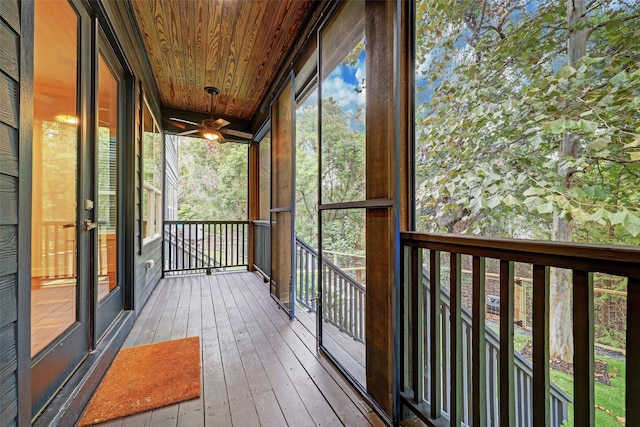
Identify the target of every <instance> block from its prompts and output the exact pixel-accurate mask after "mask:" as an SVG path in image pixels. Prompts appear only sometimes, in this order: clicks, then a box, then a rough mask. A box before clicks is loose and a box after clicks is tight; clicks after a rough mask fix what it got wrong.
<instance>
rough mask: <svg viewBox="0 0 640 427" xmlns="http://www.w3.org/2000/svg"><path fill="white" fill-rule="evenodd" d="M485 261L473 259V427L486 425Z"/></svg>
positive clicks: (476, 257) (477, 257)
mask: <svg viewBox="0 0 640 427" xmlns="http://www.w3.org/2000/svg"><path fill="white" fill-rule="evenodd" d="M484 279H485V259H484V258H483V257H479V256H474V257H473V282H472V284H471V286H472V288H473V295H472V304H473V307H472V308H471V315H472V330H471V333H472V338H471V349H472V350H471V380H472V386H471V389H472V399H471V402H472V403H471V413H472V420H473V425H474V426H480V427H484V426H486V425H487V392H486V390H487V388H486V375H487V371H486V369H487V363H486V360H487V356H486V354H487V353H486V348H487V343H486V339H485V333H486V332H485V331H486V328H485V310H486V305H485V301H486V300H487V299H486V297H485V293H486V286H485V283H484Z"/></svg>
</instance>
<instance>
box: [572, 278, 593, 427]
mask: <svg viewBox="0 0 640 427" xmlns="http://www.w3.org/2000/svg"><path fill="white" fill-rule="evenodd" d="M593 317H594V313H593V274H591V273H587V272H585V271H578V270H573V349H574V350H573V402H574V406H573V408H574V411H573V412H574V414H575V415H574V417H575V420H574V423H575V425H577V426H585V427H590V426H591V427H593V426H595V398H594V386H593V379H594V378H593V377H594V373H593V372H594V371H593V368H594V355H593Z"/></svg>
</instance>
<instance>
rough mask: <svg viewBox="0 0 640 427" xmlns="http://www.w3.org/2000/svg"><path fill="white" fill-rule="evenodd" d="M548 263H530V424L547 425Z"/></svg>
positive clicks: (549, 414)
mask: <svg viewBox="0 0 640 427" xmlns="http://www.w3.org/2000/svg"><path fill="white" fill-rule="evenodd" d="M549 382H550V381H549V267H546V266H543V265H534V266H533V425H534V426H549V423H550V422H551V408H550V402H549Z"/></svg>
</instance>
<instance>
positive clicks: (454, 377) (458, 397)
mask: <svg viewBox="0 0 640 427" xmlns="http://www.w3.org/2000/svg"><path fill="white" fill-rule="evenodd" d="M449 255H450V258H449V268H450V270H451V271H450V276H449V280H450V282H449V283H450V285H449V287H450V292H451V297H450V299H451V301H450V303H449V304H450V305H451V307H450V312H451V326H450V329H449V334H450V341H451V367H450V369H451V375H450V377H451V385H450V393H451V397H450V399H449V400H450V404H449V418H450V424H451V425H452V426H460V425H461V424H462V410H463V409H462V403H463V400H462V391H463V388H464V384H463V382H462V377H463V374H464V372H463V370H462V262H461V261H462V258H461V256H460V254H455V253H451V254H449Z"/></svg>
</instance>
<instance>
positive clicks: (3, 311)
mask: <svg viewBox="0 0 640 427" xmlns="http://www.w3.org/2000/svg"><path fill="white" fill-rule="evenodd" d="M19 53H20V15H19V9H18V2H17V0H2V7H1V8H0V403H1V404H0V427H5V426H13V425H17V418H18V377H17V371H18V352H17V336H18V334H17V322H18V274H17V273H18V238H17V231H18V182H19V181H18V172H19V166H18V158H19V157H18V155H19V151H18V150H19V134H18V130H19V121H20V115H19V111H20V102H19V99H20V76H19V66H18V64H19V62H20V56H19Z"/></svg>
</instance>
